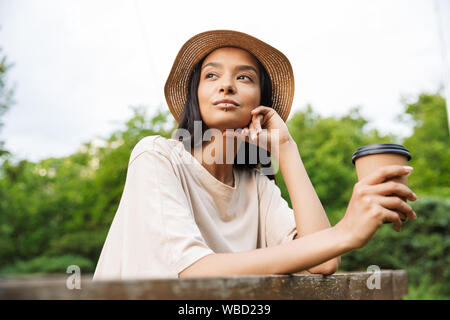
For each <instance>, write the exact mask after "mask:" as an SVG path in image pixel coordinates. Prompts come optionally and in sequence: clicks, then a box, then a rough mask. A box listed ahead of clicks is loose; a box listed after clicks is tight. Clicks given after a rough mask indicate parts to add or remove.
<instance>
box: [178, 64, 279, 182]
mask: <svg viewBox="0 0 450 320" xmlns="http://www.w3.org/2000/svg"><path fill="white" fill-rule="evenodd" d="M206 56H207V55H206ZM206 56H205V57H204V58H203V59H202V60H201V61H200V62H199V63H197V65H196V66H195V67H194V69H193V71H192V73H191V76H190V78H189V84H188V94H187V99H186V103H185V104H184V108H183V111H182V113H181V116H180V120H179V123H178V129H186V130H187V131H189V133H190V138H187V139H184V141H183V137H180V138H179V140H180V141H183V144H184V147H185V149H186V150H192V149H193V148H194V147H195V146H197V145H200V144H201V143H202V139H201V137H198V138H196V137H194V121H201V123H202V136H203V134H204V132H205V131H206V130H207V129H208V126H207V125H206V124H205V122H204V121H203V120H202V117H201V114H200V109H199V103H198V96H197V92H198V85H199V83H200V74H201V66H202V64H203V61H204V60H205V58H206ZM255 59H256V57H255ZM256 61H257V62H258V68H259V73H260V75H261V76H260V79H259V80H260V88H261V98H260V104H261V105H264V106H266V107H272V83H271V81H270V77H269V75H268V73H267V71H266V69H265V68H264V66H263V65H262V64H261V63H260V62H259V60H258V59H256ZM192 137H193V138H192ZM260 149H261V150H260ZM240 152H245V153H244V155H245V158H244V159H245V161H244V163H242V159H240V157H242V156H239V159H240V160H241V161H240V162H241V163H240V164H239V163H237V158H238V155H239V154H240ZM250 152H251V154H256V155H257V156H256V163H254V162H255V161H254V159H253V161H252V162H253V163H250V159H249V155H250ZM260 152H261V154H262V155H263V159H264V161H261V159H260ZM233 167H235V168H236V169H239V170H251V169H253V168H258V169H262V168H266V169H263V172H267V171H269V172H273V170H272V169H271V167H272V161H271V158H270V152H269V151H267V150H265V149H262V148H259V147H258V146H255V145H253V144H249V143H248V142H246V141H244V142H243V143H242V144H241V146H240V148H239V150H238V151H237V155H236V157H235V158H234V163H233ZM266 175H267V177H268V178H269V179H270V180H274V182H275V184H276V179H275V175H274V174H266Z"/></svg>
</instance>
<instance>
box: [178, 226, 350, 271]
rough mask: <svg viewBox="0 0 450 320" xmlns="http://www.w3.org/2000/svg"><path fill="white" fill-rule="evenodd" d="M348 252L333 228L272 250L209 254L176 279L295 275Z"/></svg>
mask: <svg viewBox="0 0 450 320" xmlns="http://www.w3.org/2000/svg"><path fill="white" fill-rule="evenodd" d="M352 249H353V247H352V246H351V243H350V239H349V238H348V235H347V234H346V233H345V232H341V231H340V230H339V229H336V228H334V227H333V228H327V229H324V230H322V231H319V232H316V233H313V234H309V235H305V236H302V237H301V238H299V239H294V240H292V241H289V242H287V243H284V244H281V245H277V246H273V247H268V248H261V249H255V250H251V251H243V252H233V253H216V254H210V255H207V256H205V257H203V258H201V259H199V260H197V261H196V262H194V263H193V264H192V265H190V266H189V267H187V268H186V269H184V270H183V271H181V272H180V273H179V277H180V278H185V277H217V276H227V275H243V274H289V273H297V272H300V271H303V270H307V269H309V268H311V267H313V266H316V265H319V264H322V263H323V262H325V261H329V260H330V259H332V258H333V257H336V256H339V255H341V254H343V253H345V252H348V251H350V250H352ZM323 271H327V272H324V273H325V274H331V273H333V272H334V271H333V270H326V269H324V270H323Z"/></svg>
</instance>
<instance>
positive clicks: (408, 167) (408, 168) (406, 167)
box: [403, 166, 414, 170]
mask: <svg viewBox="0 0 450 320" xmlns="http://www.w3.org/2000/svg"><path fill="white" fill-rule="evenodd" d="M403 168H405V169H406V170H413V169H414V168H413V167H410V166H403Z"/></svg>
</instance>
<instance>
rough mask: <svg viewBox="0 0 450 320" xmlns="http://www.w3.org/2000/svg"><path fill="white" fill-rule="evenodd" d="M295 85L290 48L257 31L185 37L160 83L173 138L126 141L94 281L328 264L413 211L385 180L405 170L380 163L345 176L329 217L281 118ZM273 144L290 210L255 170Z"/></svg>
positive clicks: (268, 178) (316, 268)
mask: <svg viewBox="0 0 450 320" xmlns="http://www.w3.org/2000/svg"><path fill="white" fill-rule="evenodd" d="M293 93H294V78H293V74H292V68H291V65H290V63H289V61H288V59H287V58H286V57H285V56H284V55H283V54H282V53H281V52H280V51H278V50H277V49H275V48H273V47H271V46H269V45H268V44H266V43H264V42H262V41H261V40H259V39H256V38H254V37H252V36H250V35H247V34H244V33H241V32H236V31H230V30H215V31H208V32H203V33H200V34H198V35H196V36H194V37H192V38H191V39H189V40H188V41H187V42H186V43H185V44H184V45H183V47H182V48H181V50H180V52H179V53H178V55H177V57H176V59H175V62H174V65H173V67H172V70H171V72H170V74H169V77H168V79H167V82H166V85H165V95H166V100H167V103H168V106H169V109H170V111H171V113H172V114H173V115H174V118H175V119H176V120H177V122H178V124H179V126H178V130H177V131H176V132H175V138H173V139H166V138H164V137H161V136H159V135H155V136H149V137H146V138H144V139H142V140H141V141H139V143H138V144H137V145H136V146H135V148H134V149H133V151H132V153H131V157H130V161H129V167H128V172H127V179H126V182H125V188H124V191H123V195H122V199H121V201H120V204H119V208H118V210H117V213H116V215H115V217H114V220H113V222H112V225H111V228H110V231H109V233H108V236H107V239H106V241H105V245H104V247H103V249H102V252H101V255H100V258H99V262H98V264H97V268H96V271H95V274H94V280H103V279H104V280H107V279H139V278H155V277H174V278H177V277H197V276H200V277H205V276H225V275H237V274H285V273H293V272H300V271H307V272H310V273H322V274H332V273H334V272H335V271H336V269H337V268H338V265H339V262H340V255H342V254H343V253H345V252H348V251H350V250H353V249H356V248H360V247H363V246H364V245H365V244H366V243H367V242H368V241H369V240H370V238H371V237H372V236H373V234H374V233H375V231H376V230H377V228H378V227H380V226H381V225H382V224H383V222H387V221H389V222H393V225H394V228H395V229H396V230H397V231H400V227H401V223H402V222H401V220H400V218H406V217H409V218H411V219H414V218H415V214H414V212H413V211H412V209H411V207H410V206H409V205H408V204H406V202H404V201H402V200H401V199H400V198H399V197H397V196H387V195H391V194H396V195H398V196H400V197H401V196H404V197H408V199H410V200H411V201H413V200H416V197H415V195H414V194H413V193H412V192H411V190H410V189H409V188H408V187H406V186H404V185H403V184H399V183H395V182H389V183H384V181H385V180H386V179H388V178H390V177H395V176H400V175H404V174H408V173H409V172H410V170H408V169H406V168H405V167H402V166H386V167H383V168H381V169H380V170H378V171H376V172H374V173H373V174H372V175H370V176H367V177H366V178H365V179H362V180H361V181H360V182H358V183H357V184H356V185H355V188H354V191H353V195H352V198H351V200H350V203H349V206H348V208H347V211H346V214H345V216H344V218H343V219H342V220H341V221H340V222H339V223H338V224H336V225H335V226H334V227H331V226H330V223H329V221H328V218H327V216H326V213H325V211H324V209H323V207H322V205H321V203H320V200H319V198H318V197H317V194H316V192H315V191H314V188H313V186H312V184H311V182H310V180H309V177H308V175H307V173H306V170H305V168H304V166H303V163H302V161H301V158H300V155H299V152H298V148H297V145H296V143H295V142H294V141H293V139H292V137H291V136H290V134H289V131H288V128H287V126H286V124H285V121H286V119H287V117H288V115H289V111H290V108H291V104H292V99H293ZM234 129H237V130H236V131H234ZM230 146H231V147H230ZM261 151H262V152H261ZM255 153H256V154H255ZM242 154H243V156H242V157H241V155H242ZM271 154H272V155H273V156H274V158H275V159H276V160H277V162H278V163H279V167H280V169H281V173H282V175H283V178H284V181H285V183H286V186H287V188H288V192H289V195H290V198H291V201H292V206H293V209H291V208H289V206H288V204H287V202H286V201H285V200H284V199H283V198H282V197H281V192H280V189H279V188H278V186H277V185H276V184H275V181H274V180H273V179H274V177H273V173H274V172H273V171H271V170H269V174H266V173H267V172H264V169H267V165H268V164H269V167H271V163H270V161H269V162H267V161H265V165H266V166H262V162H263V161H261V159H262V158H263V157H262V156H265V157H266V159H267V158H269V159H270V155H271ZM254 156H255V157H254ZM260 156H261V157H260ZM255 158H256V161H254V160H255ZM239 160H241V161H239ZM252 160H253V161H252ZM390 209H392V210H390ZM393 210H398V212H397V211H393Z"/></svg>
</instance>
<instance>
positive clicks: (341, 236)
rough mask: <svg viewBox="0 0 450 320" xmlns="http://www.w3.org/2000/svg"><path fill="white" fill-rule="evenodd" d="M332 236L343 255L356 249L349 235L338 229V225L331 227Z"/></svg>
mask: <svg viewBox="0 0 450 320" xmlns="http://www.w3.org/2000/svg"><path fill="white" fill-rule="evenodd" d="M331 230H332V232H333V236H334V238H335V239H336V243H337V244H338V245H339V246H340V248H341V250H342V252H343V253H345V252H348V251H351V250H353V249H356V248H355V246H354V245H353V241H352V238H351V234H350V233H349V232H346V231H345V230H342V229H341V228H340V227H339V223H338V224H336V225H335V226H333V227H331Z"/></svg>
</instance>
